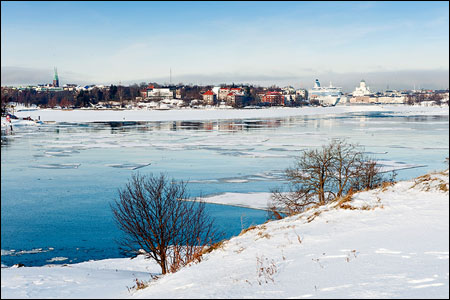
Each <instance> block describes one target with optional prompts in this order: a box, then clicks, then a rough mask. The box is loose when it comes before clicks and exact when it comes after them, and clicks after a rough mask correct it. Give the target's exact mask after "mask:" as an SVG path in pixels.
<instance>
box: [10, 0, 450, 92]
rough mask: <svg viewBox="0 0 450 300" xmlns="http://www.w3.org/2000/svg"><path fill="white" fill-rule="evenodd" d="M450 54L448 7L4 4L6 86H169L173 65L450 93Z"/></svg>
mask: <svg viewBox="0 0 450 300" xmlns="http://www.w3.org/2000/svg"><path fill="white" fill-rule="evenodd" d="M448 57H449V5H448V2H428V1H427V2H8V1H6V2H5V1H2V3H1V66H2V84H4V83H6V84H11V83H20V82H13V81H20V80H25V81H26V80H28V81H33V80H34V81H36V80H37V81H39V82H49V81H50V79H51V78H50V79H48V78H47V75H46V74H47V73H49V72H50V74H51V72H52V69H53V66H57V67H58V70H59V73H60V77H61V81H63V83H64V82H67V81H82V82H93V83H118V82H119V81H122V82H124V83H126V82H139V81H142V80H145V81H153V80H156V81H160V82H164V81H165V82H168V81H169V69H170V68H172V72H173V81H174V82H179V81H183V82H185V83H188V82H192V83H219V82H231V81H234V82H253V83H260V84H261V85H265V84H268V83H269V82H271V81H273V82H274V83H277V84H291V85H294V86H296V87H299V86H307V85H312V81H313V79H314V78H315V77H318V76H321V78H323V79H324V80H331V79H332V80H333V81H334V83H336V84H337V85H356V84H357V82H355V83H354V84H353V83H351V82H348V83H344V82H343V83H341V82H339V78H340V77H341V78H347V77H349V76H350V74H353V75H354V77H355V78H360V77H368V78H373V79H372V80H373V81H375V82H373V84H374V85H380V86H381V85H385V84H386V83H387V82H385V81H386V80H385V79H383V78H386V75H379V76H378V77H377V76H375V75H374V74H387V73H389V74H391V75H392V74H393V73H396V72H397V73H398V74H402V76H403V77H405V76H406V77H407V74H408V72H410V71H411V72H412V73H414V74H416V75H415V76H413V78H411V80H410V81H411V84H419V85H420V84H423V85H425V84H426V83H427V80H430V77H429V76H430V75H428V76H427V77H426V78H424V79H423V80H422V79H421V77H420V71H426V72H424V74H425V73H427V74H435V72H437V73H436V74H440V75H432V76H437V77H436V78H433V82H434V83H436V82H439V80H441V79H440V77H442V74H447V75H446V76H444V77H446V78H444V79H443V81H442V80H441V81H442V82H439V83H436V84H440V85H442V87H448V69H449V58H448ZM430 72H431V73H430ZM412 73H411V74H412ZM21 74H22V75H21ZM329 74H334V75H333V76H331V75H329ZM405 74H406V75H405ZM417 74H419V75H417ZM340 75H342V76H340ZM18 76H19V77H18ZM20 76H22V77H20ZM27 76H31V77H30V78H27ZM50 76H51V75H50ZM41 77H42V78H41ZM350 77H352V76H350ZM352 78H353V77H352ZM336 80H337V82H336ZM351 80H352V81H353V80H354V79H351ZM383 80H384V81H383ZM393 80H395V76H394V77H393ZM402 80H403V81H404V80H405V78H398V81H399V82H398V83H396V82H391V83H390V84H391V86H393V87H395V84H398V85H401V84H400V82H402ZM309 81H310V82H309ZM412 81H414V82H412ZM421 81H422V82H421ZM30 83H33V82H30ZM407 83H408V81H407V80H406V83H405V84H407ZM387 84H389V83H387ZM402 84H403V83H402Z"/></svg>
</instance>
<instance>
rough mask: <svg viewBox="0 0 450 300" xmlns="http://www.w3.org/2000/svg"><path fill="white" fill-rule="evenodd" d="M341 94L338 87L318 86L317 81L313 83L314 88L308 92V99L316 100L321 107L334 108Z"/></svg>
mask: <svg viewBox="0 0 450 300" xmlns="http://www.w3.org/2000/svg"><path fill="white" fill-rule="evenodd" d="M341 96H342V92H341V88H340V87H335V86H332V85H331V82H330V86H329V87H322V86H320V82H319V79H316V82H314V87H313V88H312V89H310V90H309V91H308V99H309V101H310V102H311V100H318V101H319V104H320V105H322V106H335V105H336V104H338V102H339V100H341Z"/></svg>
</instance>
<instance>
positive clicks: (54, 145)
mask: <svg viewBox="0 0 450 300" xmlns="http://www.w3.org/2000/svg"><path fill="white" fill-rule="evenodd" d="M333 138H347V139H348V140H349V141H350V142H352V143H359V144H361V145H363V146H364V147H365V151H366V152H367V153H369V154H370V155H372V156H374V157H375V158H376V159H378V160H380V161H381V162H382V163H383V164H384V166H385V167H386V168H391V169H399V168H402V169H401V170H399V172H398V174H399V175H398V179H405V178H411V177H414V176H418V175H421V174H423V173H425V172H427V171H429V170H437V169H442V168H443V167H444V164H443V161H444V160H445V157H448V116H402V115H400V114H396V115H393V114H389V113H379V112H375V113H373V112H368V113H353V114H351V113H349V114H345V115H338V116H335V115H322V116H320V115H319V116H304V117H288V118H272V119H248V120H214V121H175V122H173V121H170V122H130V121H127V122H94V123H83V124H72V123H59V124H45V125H42V126H39V127H32V126H28V127H27V126H23V127H21V128H17V130H14V132H13V133H12V134H10V135H4V134H3V133H2V144H1V145H2V146H1V154H2V155H1V160H2V167H1V172H2V173H1V187H2V188H1V199H2V201H1V214H2V215H1V225H2V226H1V230H2V232H1V244H2V263H3V264H7V265H11V264H13V263H17V262H22V263H26V264H34V265H42V264H45V263H48V262H47V261H49V260H51V259H52V258H53V257H67V258H68V259H67V260H66V261H63V263H69V262H77V261H84V260H88V259H100V258H107V257H117V256H119V253H118V250H117V245H116V244H115V242H114V238H117V237H118V235H119V232H118V230H117V228H116V226H115V224H114V222H113V220H112V215H111V210H110V207H109V203H111V201H112V200H113V199H115V197H117V189H118V188H119V187H122V186H123V185H124V184H125V183H126V182H127V181H128V179H129V178H130V176H131V174H132V173H134V172H140V173H145V174H146V173H154V174H158V173H160V172H163V173H166V174H168V175H169V176H170V177H173V178H176V179H179V180H185V181H188V182H189V190H190V193H191V196H193V197H197V196H200V195H204V196H206V195H214V194H221V193H225V192H235V193H248V192H269V191H270V190H271V189H272V188H274V187H278V186H280V185H282V184H284V181H283V170H284V169H285V168H287V167H289V166H290V165H292V163H293V160H294V157H295V156H298V155H299V154H300V153H301V152H302V151H304V150H306V149H311V148H314V147H320V146H321V145H323V144H325V143H327V142H328V141H329V140H330V139H333ZM208 209H209V211H210V213H211V214H212V215H213V217H215V218H216V220H217V223H218V225H219V226H220V227H221V228H223V229H224V230H225V231H226V233H227V237H231V236H233V235H236V234H238V233H239V232H240V231H241V230H242V227H243V225H242V223H241V222H242V220H243V219H244V220H245V222H244V223H245V224H244V225H245V227H248V226H250V225H251V224H260V223H262V222H264V221H265V219H266V213H265V212H264V211H259V210H252V209H244V208H239V207H227V206H223V205H208ZM36 249H44V250H48V249H51V250H48V251H35V250H36ZM12 250H15V251H12ZM13 253H16V254H14V255H13ZM17 253H21V254H20V255H17ZM3 254H5V255H3Z"/></svg>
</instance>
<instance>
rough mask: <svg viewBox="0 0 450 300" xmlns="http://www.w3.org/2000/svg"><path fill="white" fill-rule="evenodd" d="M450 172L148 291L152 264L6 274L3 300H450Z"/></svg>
mask: <svg viewBox="0 0 450 300" xmlns="http://www.w3.org/2000/svg"><path fill="white" fill-rule="evenodd" d="M448 186H449V178H448V170H447V171H445V172H440V173H433V174H428V175H425V176H421V177H418V178H416V179H414V180H410V181H403V182H399V183H397V184H395V185H394V186H388V187H385V188H380V189H376V190H372V191H366V192H361V193H357V194H355V195H353V198H352V200H351V201H350V202H346V203H340V204H339V203H332V204H330V205H327V206H324V207H320V208H316V209H311V210H309V211H307V212H305V213H303V214H301V215H297V216H293V217H289V218H285V219H283V220H279V221H272V222H268V223H265V224H262V225H259V226H256V227H255V228H253V229H251V230H248V231H246V232H245V233H242V234H241V235H239V236H238V237H235V238H232V239H231V240H229V241H225V242H224V243H223V244H222V245H221V246H220V247H218V248H217V249H216V250H214V251H212V252H211V253H209V254H205V255H204V257H203V261H202V262H200V263H197V264H193V265H191V266H188V267H185V268H183V269H181V270H180V271H178V272H177V273H174V274H168V275H166V276H163V277H161V278H160V279H158V280H157V281H152V282H150V284H149V286H148V287H147V288H145V289H141V290H137V291H136V290H130V291H128V289H127V287H131V286H133V285H134V284H135V282H134V280H135V279H136V278H137V279H138V280H144V281H147V280H149V279H150V273H155V272H158V268H157V267H156V266H155V264H154V263H152V262H151V261H144V260H143V258H142V257H138V258H136V259H134V260H129V259H110V260H103V261H96V262H85V263H81V264H74V265H67V266H53V267H50V266H44V267H35V268H30V267H21V268H2V270H1V294H2V298H96V297H101V298H119V297H132V298H447V299H448V297H449V261H448V258H449V193H448Z"/></svg>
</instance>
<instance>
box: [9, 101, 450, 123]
mask: <svg viewBox="0 0 450 300" xmlns="http://www.w3.org/2000/svg"><path fill="white" fill-rule="evenodd" d="M367 111H380V112H393V113H394V114H397V113H398V114H402V115H405V114H406V115H407V114H412V115H448V112H449V107H448V106H443V107H421V106H408V105H348V106H346V105H342V106H335V107H300V108H288V107H273V108H267V109H175V110H165V111H160V110H118V111H114V110H86V109H77V110H52V109H42V110H34V111H20V112H17V113H16V116H17V117H19V118H23V117H28V116H30V117H31V118H33V119H36V120H37V119H38V118H40V120H41V121H50V122H51V121H55V122H94V121H181V120H218V119H249V118H250V119H253V118H282V117H290V116H302V115H305V116H306V115H318V114H342V113H351V112H367Z"/></svg>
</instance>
